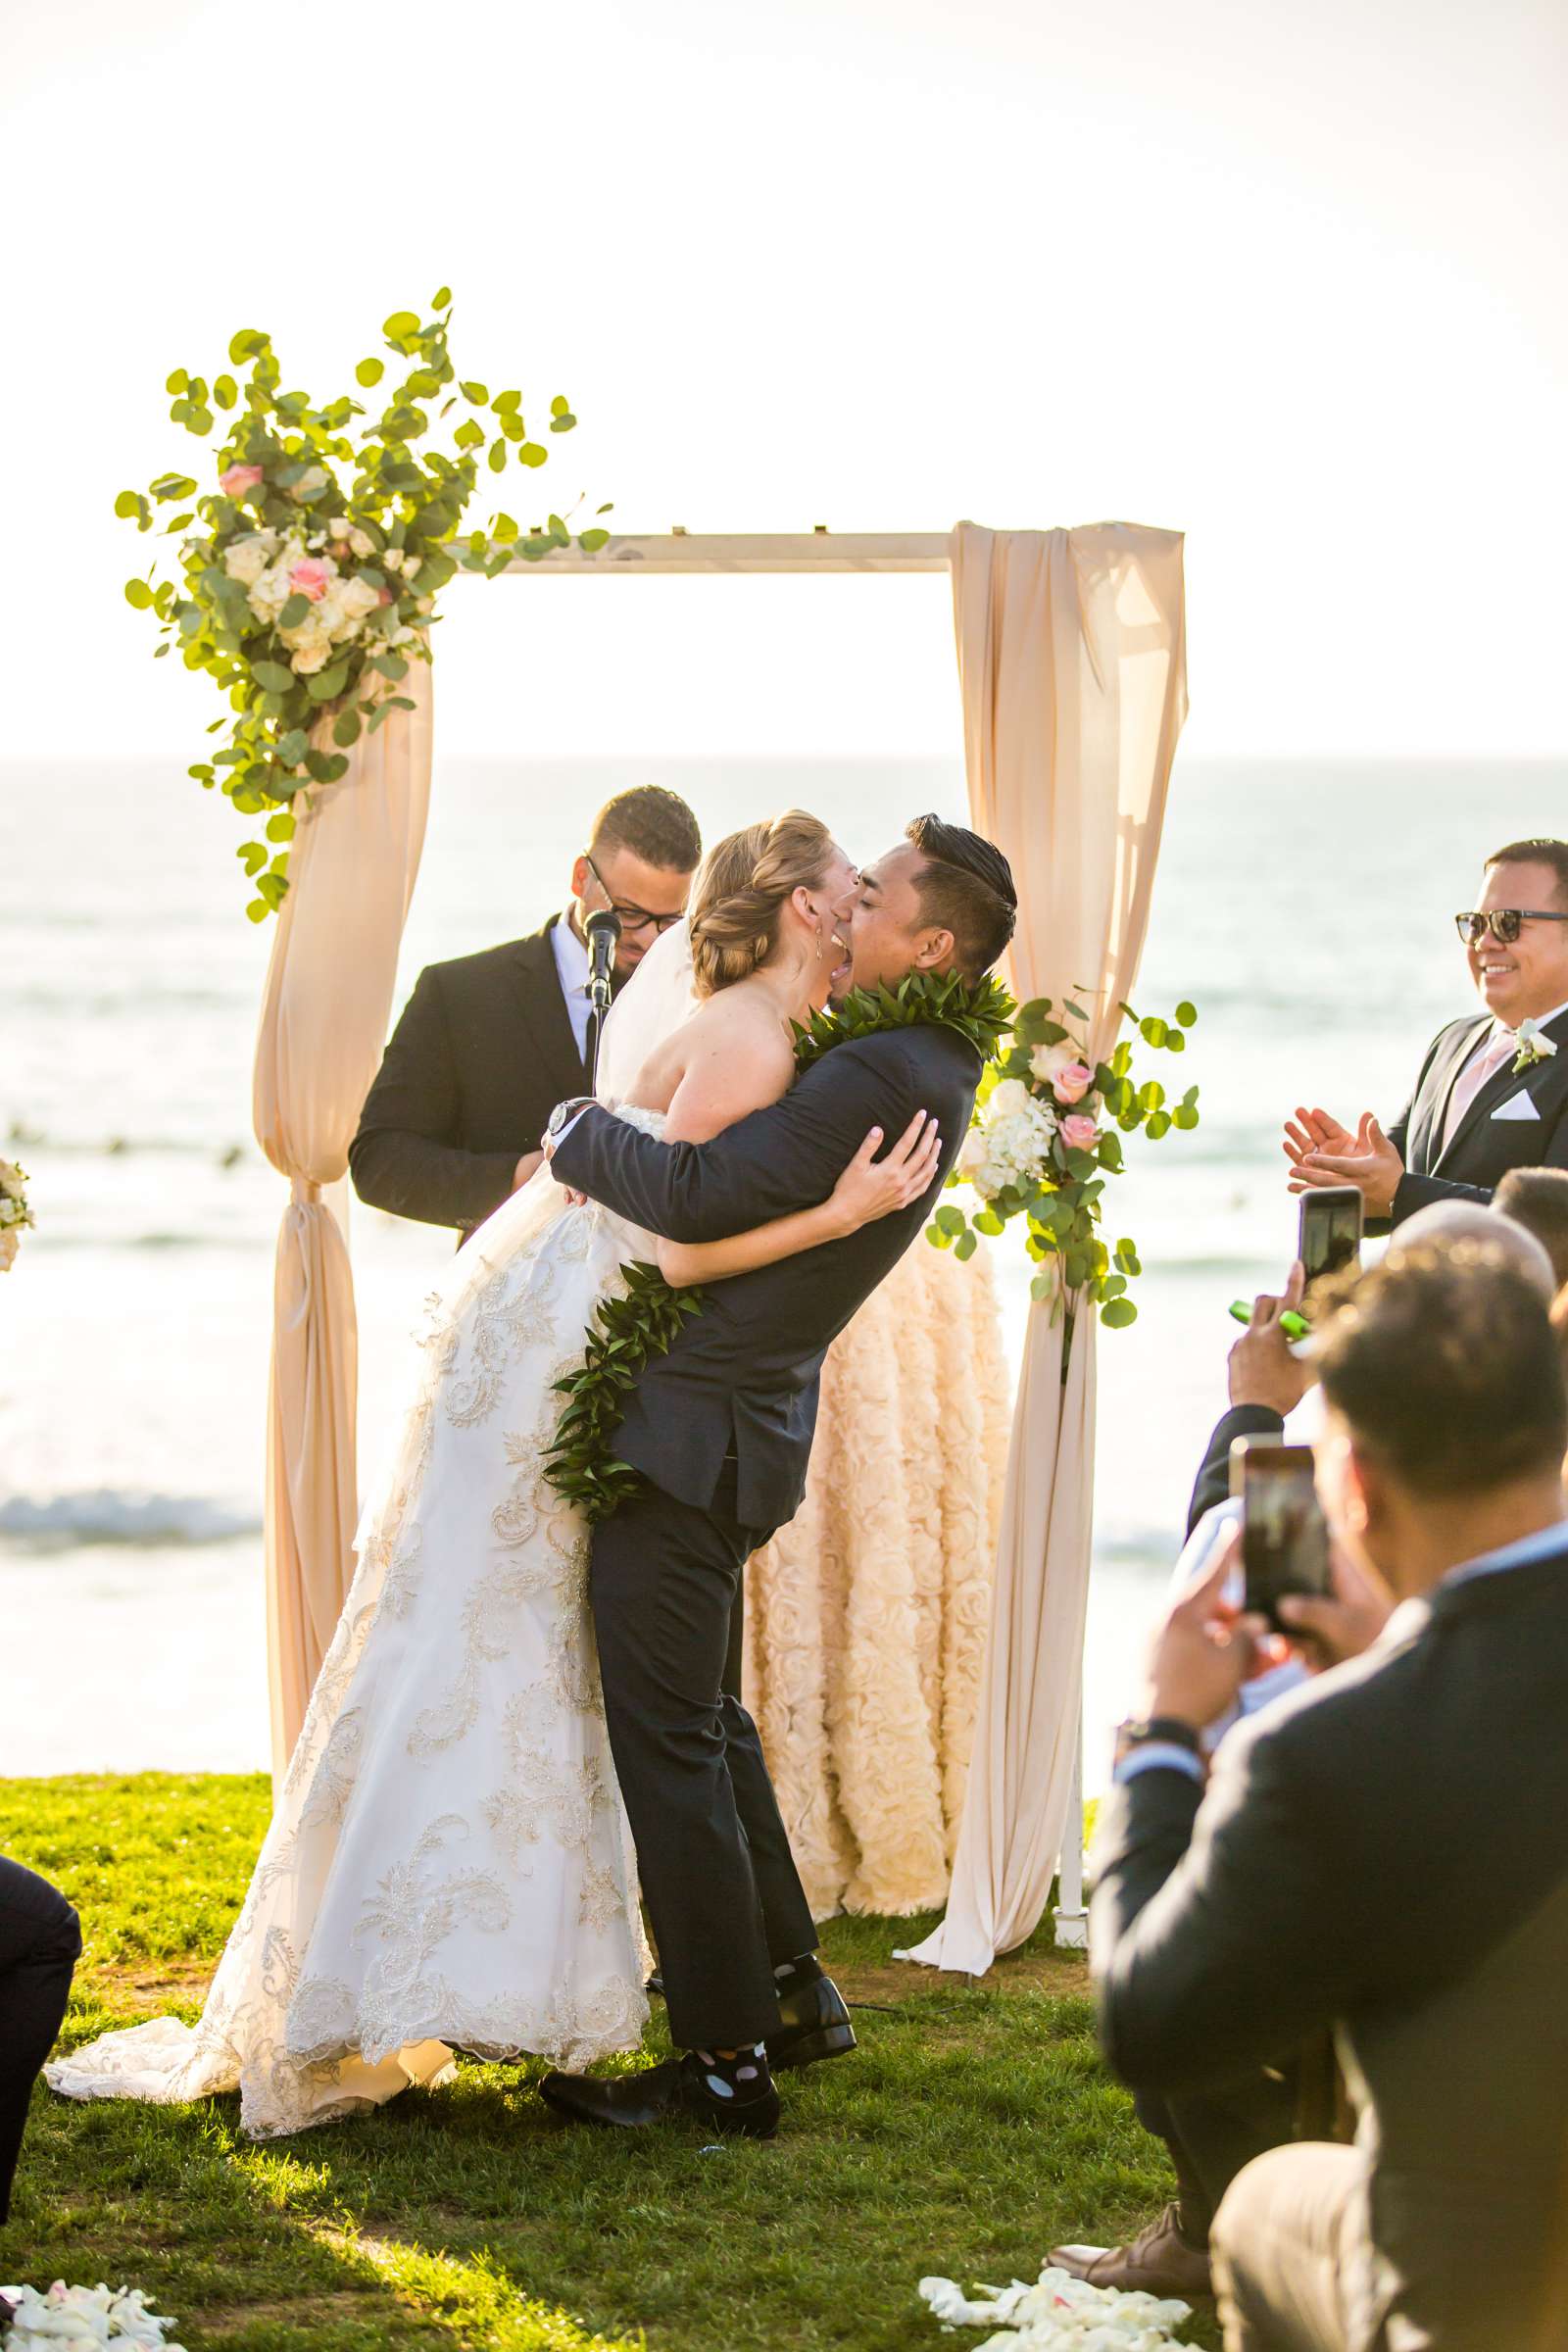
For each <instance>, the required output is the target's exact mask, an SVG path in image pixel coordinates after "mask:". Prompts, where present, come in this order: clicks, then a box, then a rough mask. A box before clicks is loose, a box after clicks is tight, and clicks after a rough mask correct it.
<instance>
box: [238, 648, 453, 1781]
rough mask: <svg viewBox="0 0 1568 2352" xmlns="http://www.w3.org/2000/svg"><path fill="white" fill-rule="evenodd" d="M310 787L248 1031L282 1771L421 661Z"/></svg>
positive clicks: (426, 757) (350, 1505) (311, 1564)
mask: <svg viewBox="0 0 1568 2352" xmlns="http://www.w3.org/2000/svg"><path fill="white" fill-rule="evenodd" d="M400 691H401V692H402V693H404V694H407V695H408V696H409V697H410V698H411V699H412V700H413V702H414V704H415V708H414V710H413V711H393V712H392V714H391V716H390V717H389V718H388V719H387V720H386V721H385V722H384V723H383V724H382V726H381V727H380V728H379V729H378V730H377V732H376V733H375V734H374V735H372V736H369V737H368V738H367V737H362V738H361V740H360V742H359V743H358V744H356V745H355V747H354V748H353V750H352V751H351V752H350V754H349V772H348V774H347V775H346V776H344V777H343V778H342V780H341V781H340V782H339V783H337V784H330V785H326V786H324V787H321V786H317V787H313V790H312V795H311V799H312V804H313V806H312V808H311V809H310V811H309V813H307V814H302V816H301V819H300V823H299V828H298V830H297V832H296V833H295V836H294V842H293V848H292V852H291V855H290V858H289V890H288V895H287V897H286V898H285V899H284V901H283V907H282V912H281V913H280V915H279V916H278V919H277V928H276V933H275V935H274V937H273V941H272V954H271V959H270V963H269V965H268V968H267V985H266V988H265V990H264V992H263V997H262V1016H261V1028H260V1032H259V1035H258V1037H257V1041H256V1073H255V1083H254V1096H253V1114H254V1120H255V1126H256V1137H257V1141H258V1142H259V1143H260V1145H261V1147H262V1150H263V1151H264V1152H266V1153H267V1156H268V1158H269V1159H270V1161H271V1163H272V1165H273V1167H274V1168H276V1169H277V1170H278V1171H279V1173H280V1174H282V1175H284V1176H286V1177H287V1178H288V1179H289V1183H290V1187H291V1193H292V1197H291V1199H290V1201H289V1204H288V1206H287V1208H286V1209H285V1210H284V1212H283V1223H282V1227H281V1230H280V1231H279V1234H278V1238H277V1260H276V1267H275V1271H274V1276H273V1293H272V1359H271V1374H270V1383H269V1397H268V1436H267V1486H266V1527H267V1655H268V1691H269V1695H270V1706H271V1726H272V1772H273V1778H274V1780H276V1779H278V1778H279V1777H280V1776H281V1773H282V1770H283V1767H284V1765H285V1764H286V1763H287V1761H288V1757H289V1753H290V1750H291V1749H292V1747H293V1745H294V1741H295V1739H296V1737H297V1735H298V1732H299V1728H300V1725H301V1724H302V1722H303V1721H304V1719H305V1708H306V1702H307V1701H308V1699H309V1698H310V1695H311V1690H312V1686H313V1685H314V1683H315V1681H316V1675H317V1669H318V1668H319V1665H320V1663H321V1659H322V1657H323V1656H324V1655H325V1652H326V1648H327V1644H328V1643H329V1642H330V1641H331V1639H332V1634H333V1631H334V1629H335V1627H336V1625H337V1620H338V1612H339V1610H340V1609H341V1607H342V1605H343V1597H344V1594H345V1593H347V1591H348V1587H349V1580H350V1576H351V1574H352V1568H353V1560H352V1545H353V1541H354V1530H355V1525H356V1522H357V1518H358V1512H359V1504H358V1499H357V1495H356V1480H355V1428H354V1423H355V1410H356V1404H357V1393H358V1378H359V1340H358V1332H357V1328H356V1324H355V1317H354V1279H353V1275H352V1274H351V1272H350V1269H349V1253H348V1245H347V1241H346V1239H345V1235H344V1232H343V1228H342V1227H341V1226H340V1224H339V1222H338V1219H337V1217H336V1216H335V1215H334V1213H333V1210H332V1208H331V1206H330V1205H329V1204H328V1203H327V1202H326V1201H323V1199H322V1197H321V1195H322V1188H323V1187H324V1186H327V1185H335V1184H337V1183H339V1181H340V1180H341V1179H342V1178H343V1177H344V1176H345V1175H346V1174H347V1171H348V1150H349V1144H350V1142H351V1141H352V1140H353V1136H354V1131H355V1128H356V1127H357V1125H358V1124H359V1117H360V1110H361V1107H362V1105H363V1104H364V1102H365V1098H366V1095H367V1093H368V1090H369V1085H370V1081H371V1079H372V1078H373V1077H374V1076H375V1072H376V1068H377V1065H378V1063H379V1061H380V1058H381V1049H382V1046H383V1044H384V1043H385V1039H386V1024H387V1015H388V1013H389V1012H390V1010H391V1005H392V989H393V984H394V981H395V979H396V975H397V960H398V945H399V942H400V941H401V939H402V936H403V925H404V920H405V918H406V916H407V914H408V910H409V901H410V899H411V898H412V896H413V894H414V882H415V876H416V875H417V872H418V870H419V853H420V850H421V848H422V847H423V843H424V821H425V813H426V810H427V809H428V807H429V799H430V669H429V665H428V663H426V662H411V664H410V666H409V675H408V678H407V680H406V681H405V683H404V685H403V686H402V688H401V689H400Z"/></svg>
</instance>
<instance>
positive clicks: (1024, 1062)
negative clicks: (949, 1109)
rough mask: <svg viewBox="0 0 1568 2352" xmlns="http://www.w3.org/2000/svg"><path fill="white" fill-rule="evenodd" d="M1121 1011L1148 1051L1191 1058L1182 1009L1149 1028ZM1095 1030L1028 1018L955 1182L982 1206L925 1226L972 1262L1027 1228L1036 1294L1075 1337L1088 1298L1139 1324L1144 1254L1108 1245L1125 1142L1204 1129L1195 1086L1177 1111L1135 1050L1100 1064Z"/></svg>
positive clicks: (1035, 1011) (1037, 1008)
mask: <svg viewBox="0 0 1568 2352" xmlns="http://www.w3.org/2000/svg"><path fill="white" fill-rule="evenodd" d="M1058 1010H1059V1012H1060V1015H1061V1017H1060V1019H1057V1018H1056V1017H1055V1015H1056V1013H1057V1012H1058ZM1121 1010H1122V1011H1123V1012H1124V1013H1125V1014H1126V1015H1127V1017H1128V1019H1129V1020H1130V1021H1132V1022H1134V1023H1135V1025H1136V1027H1137V1029H1138V1033H1139V1035H1140V1037H1141V1038H1142V1039H1143V1041H1144V1043H1145V1044H1146V1045H1148V1046H1150V1047H1152V1048H1153V1049H1155V1050H1158V1051H1162V1052H1164V1053H1167V1054H1180V1053H1182V1052H1183V1051H1184V1050H1185V1048H1186V1044H1187V1037H1186V1032H1187V1030H1188V1029H1190V1028H1191V1027H1192V1025H1193V1023H1194V1022H1195V1021H1196V1020H1197V1018H1198V1013H1197V1009H1196V1007H1195V1006H1193V1005H1188V1004H1185V1003H1184V1004H1181V1005H1177V1007H1176V1015H1175V1019H1174V1020H1173V1021H1166V1020H1161V1019H1159V1018H1157V1017H1154V1016H1152V1015H1151V1016H1149V1017H1147V1018H1143V1019H1141V1018H1140V1017H1139V1015H1138V1014H1137V1013H1136V1012H1134V1010H1133V1008H1132V1006H1131V1005H1122V1007H1121ZM1088 1019H1089V1016H1088V1014H1087V1013H1086V1012H1085V1011H1084V1009H1083V1007H1082V1006H1081V1005H1074V1004H1071V1003H1063V1004H1062V1005H1059V1006H1057V1005H1056V1004H1055V1003H1054V1000H1053V999H1052V998H1050V997H1036V998H1035V999H1033V1001H1032V1002H1031V1003H1029V1004H1027V1005H1021V1006H1020V1007H1019V1009H1018V1011H1017V1013H1016V1014H1015V1016H1014V1019H1013V1023H1012V1040H1011V1044H1010V1045H1009V1046H1008V1047H1007V1048H1006V1050H1005V1052H1002V1053H1000V1054H998V1056H997V1057H996V1058H995V1059H994V1060H992V1061H991V1062H990V1063H989V1064H988V1065H987V1068H986V1071H985V1073H984V1075H983V1076H982V1078H981V1081H980V1092H979V1094H978V1096H977V1097H976V1101H975V1111H974V1118H973V1121H972V1123H971V1125H970V1128H969V1132H968V1134H967V1135H966V1136H965V1138H964V1140H963V1145H962V1148H961V1150H960V1151H959V1153H958V1158H957V1163H956V1167H955V1168H954V1171H953V1174H952V1175H951V1176H950V1177H949V1179H948V1184H949V1187H950V1188H952V1187H954V1186H956V1185H960V1184H967V1185H968V1186H970V1187H971V1189H972V1190H973V1191H974V1192H976V1193H978V1194H979V1196H980V1198H981V1200H982V1201H984V1203H985V1205H984V1207H983V1208H981V1209H979V1210H978V1211H974V1212H971V1213H970V1214H969V1215H967V1216H966V1215H965V1213H964V1211H963V1210H962V1209H961V1208H959V1207H958V1206H957V1205H956V1203H952V1202H947V1201H945V1202H944V1203H943V1204H942V1206H941V1207H940V1208H938V1210H937V1211H936V1214H935V1216H934V1218H933V1220H932V1222H931V1223H930V1224H929V1225H928V1226H927V1227H926V1239H927V1241H929V1242H931V1243H933V1244H934V1245H935V1246H936V1248H937V1249H939V1250H953V1252H954V1254H955V1256H956V1257H970V1256H972V1255H973V1253H974V1250H975V1249H976V1246H977V1243H976V1237H977V1236H978V1235H980V1234H985V1235H987V1236H988V1237H995V1236H996V1235H998V1234H1000V1233H1002V1232H1003V1231H1004V1229H1005V1227H1006V1225H1007V1224H1009V1223H1010V1222H1011V1220H1012V1219H1013V1218H1015V1217H1022V1218H1023V1219H1024V1220H1025V1235H1026V1243H1025V1246H1026V1248H1027V1250H1028V1252H1029V1255H1030V1257H1031V1258H1032V1259H1034V1260H1035V1262H1036V1264H1037V1265H1038V1266H1039V1268H1040V1271H1039V1272H1038V1273H1037V1274H1036V1275H1035V1276H1034V1279H1033V1281H1032V1283H1031V1285H1030V1288H1031V1290H1032V1292H1033V1294H1034V1296H1035V1298H1036V1299H1050V1300H1051V1301H1052V1312H1053V1315H1057V1314H1061V1313H1063V1312H1065V1314H1066V1318H1067V1323H1068V1329H1069V1333H1070V1330H1071V1324H1072V1315H1073V1307H1074V1302H1075V1301H1076V1300H1077V1299H1080V1298H1083V1297H1087V1298H1089V1299H1091V1300H1092V1301H1093V1302H1094V1303H1095V1304H1096V1305H1097V1306H1098V1307H1099V1309H1100V1319H1101V1321H1102V1322H1103V1323H1105V1324H1108V1325H1109V1327H1110V1328H1111V1329H1112V1330H1113V1331H1114V1330H1119V1329H1122V1328H1124V1327H1125V1326H1126V1325H1127V1324H1129V1323H1132V1322H1135V1321H1136V1320H1137V1316H1138V1309H1137V1307H1136V1305H1135V1304H1134V1303H1133V1301H1132V1299H1130V1298H1128V1296H1127V1288H1128V1284H1129V1283H1130V1282H1131V1281H1132V1280H1133V1279H1134V1278H1135V1277H1136V1276H1137V1275H1138V1274H1139V1273H1141V1272H1142V1270H1143V1269H1142V1266H1141V1265H1140V1262H1139V1257H1138V1250H1137V1248H1136V1246H1135V1244H1134V1243H1132V1242H1131V1241H1126V1240H1123V1241H1118V1242H1117V1243H1116V1245H1115V1248H1114V1250H1107V1248H1106V1246H1105V1244H1104V1243H1103V1241H1102V1239H1101V1236H1100V1227H1101V1223H1102V1220H1103V1214H1104V1201H1103V1195H1104V1190H1105V1180H1106V1178H1107V1177H1109V1176H1114V1175H1119V1174H1120V1173H1121V1170H1122V1166H1123V1161H1122V1152H1121V1137H1122V1135H1123V1134H1131V1133H1132V1132H1133V1130H1134V1129H1136V1128H1139V1127H1142V1128H1143V1129H1144V1131H1145V1133H1146V1134H1147V1135H1150V1136H1152V1137H1153V1138H1154V1139H1155V1140H1156V1141H1157V1140H1158V1139H1159V1138H1160V1137H1162V1136H1165V1135H1168V1134H1169V1132H1170V1130H1171V1129H1172V1128H1173V1127H1179V1128H1190V1127H1196V1126H1197V1125H1198V1089H1197V1087H1196V1086H1193V1087H1189V1088H1188V1090H1187V1092H1186V1093H1185V1094H1184V1095H1183V1096H1182V1097H1181V1099H1180V1101H1179V1102H1177V1103H1174V1104H1171V1103H1168V1100H1167V1096H1166V1092H1165V1089H1164V1087H1163V1086H1162V1085H1161V1084H1160V1082H1159V1081H1158V1079H1150V1080H1148V1081H1147V1082H1145V1083H1144V1084H1143V1085H1139V1084H1138V1083H1137V1081H1136V1080H1135V1079H1134V1077H1133V1046H1132V1041H1131V1040H1130V1039H1128V1038H1123V1039H1122V1040H1121V1041H1120V1042H1119V1044H1118V1045H1117V1046H1116V1048H1115V1050H1114V1052H1113V1053H1112V1054H1111V1056H1110V1059H1109V1060H1108V1061H1102V1062H1098V1063H1095V1064H1091V1062H1090V1060H1089V1049H1088V1046H1087V1044H1086V1043H1085V1038H1084V1031H1085V1029H1086V1027H1087V1024H1088ZM1069 1024H1075V1025H1076V1032H1075V1028H1074V1027H1073V1026H1070V1025H1069ZM1118 1130H1119V1131H1120V1132H1119V1133H1118V1132H1117V1131H1118Z"/></svg>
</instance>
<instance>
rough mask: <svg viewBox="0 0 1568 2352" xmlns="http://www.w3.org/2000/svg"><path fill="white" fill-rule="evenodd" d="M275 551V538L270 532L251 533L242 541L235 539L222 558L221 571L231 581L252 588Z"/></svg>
mask: <svg viewBox="0 0 1568 2352" xmlns="http://www.w3.org/2000/svg"><path fill="white" fill-rule="evenodd" d="M276 550H277V537H276V534H275V533H274V532H272V531H252V532H250V533H249V535H248V536H247V537H246V538H244V539H236V540H235V541H234V544H233V545H232V547H230V548H228V549H227V550H226V551H225V553H224V556H223V569H224V570H225V571H226V572H227V574H228V576H229V578H230V579H231V580H238V581H239V582H240V583H241V584H242V586H244V587H246V588H251V587H254V586H255V584H256V582H257V581H258V580H259V579H260V578H261V576H262V574H263V572H264V571H265V570H266V569H267V566H268V564H270V562H271V560H272V557H273V555H274V554H275V553H276Z"/></svg>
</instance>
